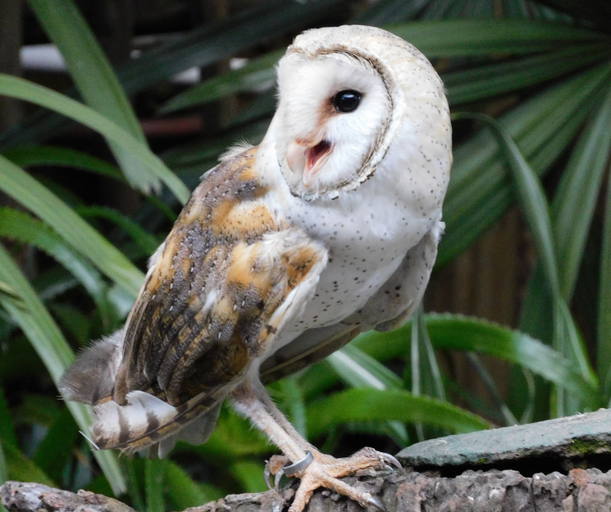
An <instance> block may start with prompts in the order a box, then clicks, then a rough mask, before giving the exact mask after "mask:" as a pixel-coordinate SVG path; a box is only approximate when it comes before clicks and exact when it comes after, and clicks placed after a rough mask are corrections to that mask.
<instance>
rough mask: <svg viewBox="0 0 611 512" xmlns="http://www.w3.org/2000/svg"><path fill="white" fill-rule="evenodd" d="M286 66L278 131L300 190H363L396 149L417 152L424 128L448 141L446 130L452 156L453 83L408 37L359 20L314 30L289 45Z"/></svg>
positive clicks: (328, 193) (311, 195)
mask: <svg viewBox="0 0 611 512" xmlns="http://www.w3.org/2000/svg"><path fill="white" fill-rule="evenodd" d="M277 73H278V94H279V100H278V109H277V111H276V116H275V118H274V121H273V122H272V125H271V127H270V132H271V133H270V132H268V136H271V137H272V138H273V141H274V146H275V153H276V157H277V161H278V163H279V165H280V168H281V172H282V174H283V176H284V179H285V180H286V182H287V184H288V186H289V188H290V191H291V193H292V194H293V195H294V196H298V197H302V198H304V199H307V200H312V199H316V198H321V197H322V198H330V199H335V198H337V197H339V196H340V194H342V192H350V191H352V190H355V189H357V188H358V187H359V185H360V184H362V183H363V182H365V181H366V180H368V179H369V178H371V177H372V176H373V175H374V174H375V173H377V172H378V171H379V170H380V168H381V167H383V164H384V161H385V157H386V156H387V154H388V153H389V151H390V152H392V150H393V148H396V149H398V150H399V151H400V152H402V154H406V153H405V150H406V149H409V151H411V152H413V153H417V152H418V149H417V146H418V145H421V139H420V140H419V137H420V135H421V134H424V137H425V138H427V137H428V138H431V139H436V140H439V133H440V132H443V137H442V140H441V142H442V143H443V144H445V145H446V146H447V147H446V148H445V150H443V151H445V154H446V155H445V160H446V161H448V158H447V155H448V154H449V153H450V151H451V150H450V149H449V148H450V146H451V141H450V139H449V137H450V133H451V130H450V121H449V112H448V105H447V101H446V99H445V95H444V90H443V84H442V82H441V79H440V78H439V76H438V75H437V73H436V71H435V70H434V69H433V67H432V66H431V64H430V63H429V61H428V60H427V59H426V58H425V57H424V56H423V55H422V54H421V53H420V52H419V51H418V50H417V49H416V48H414V47H413V46H412V45H410V44H409V43H407V42H405V41H404V40H403V39H401V38H399V37H397V36H395V35H393V34H391V33H389V32H386V31H385V30H381V29H377V28H373V27H365V26H356V25H351V26H343V27H333V28H322V29H315V30H309V31H306V32H304V33H303V34H301V35H299V36H298V37H297V38H296V39H295V41H294V42H293V44H292V45H291V46H290V47H289V48H288V50H287V53H286V55H285V56H284V57H283V58H282V59H281V60H280V63H279V64H278V69H277ZM410 141H411V142H410ZM410 148H411V149H410ZM409 151H408V152H409ZM429 156H431V155H429ZM427 158H428V157H427ZM433 158H434V156H433ZM450 159H451V157H450ZM394 160H396V159H394ZM399 160H401V159H400V158H399ZM446 167H449V166H448V165H446ZM447 170H448V169H445V171H446V172H447Z"/></svg>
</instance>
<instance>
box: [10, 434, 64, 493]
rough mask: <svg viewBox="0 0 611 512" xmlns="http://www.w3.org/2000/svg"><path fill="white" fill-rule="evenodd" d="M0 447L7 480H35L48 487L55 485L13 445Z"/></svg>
mask: <svg viewBox="0 0 611 512" xmlns="http://www.w3.org/2000/svg"><path fill="white" fill-rule="evenodd" d="M2 449H3V451H4V458H5V460H6V466H7V468H8V478H7V479H8V480H17V481H19V482H36V483H39V484H44V485H48V486H49V487H57V486H56V484H55V483H54V482H53V480H51V479H50V478H49V476H48V475H47V474H45V472H44V471H43V470H42V469H40V468H39V467H38V466H37V465H36V464H35V463H34V462H32V461H31V460H30V459H28V458H27V457H26V456H25V455H23V454H22V453H21V452H20V451H19V450H18V449H17V448H16V447H15V446H11V445H7V444H3V445H2Z"/></svg>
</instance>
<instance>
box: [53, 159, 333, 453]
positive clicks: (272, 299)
mask: <svg viewBox="0 0 611 512" xmlns="http://www.w3.org/2000/svg"><path fill="white" fill-rule="evenodd" d="M255 151H256V149H254V148H253V149H251V150H248V151H246V152H244V153H242V154H241V155H238V156H237V157H234V158H233V159H231V160H229V161H227V162H224V163H222V164H221V165H220V166H219V167H217V168H215V169H214V170H213V171H211V172H210V173H208V175H207V176H206V178H205V180H204V181H203V182H202V183H201V184H200V186H199V187H198V188H197V189H196V190H195V191H194V193H193V195H192V197H191V199H190V200H189V202H188V203H187V205H186V206H185V208H184V210H183V212H182V213H181V215H180V216H179V218H178V219H177V221H176V224H175V225H174V227H173V229H172V231H171V233H170V235H169V236H168V238H167V239H166V241H165V243H164V244H163V245H162V246H161V247H160V249H159V250H158V251H157V253H156V255H155V257H154V258H153V259H154V262H153V264H152V265H151V267H150V270H149V272H148V273H147V277H146V280H145V283H144V285H143V287H142V289H141V291H140V294H139V297H138V299H137V301H136V303H135V305H134V307H133V309H132V311H131V313H130V315H129V317H128V320H127V323H126V326H125V330H124V335H123V343H122V347H121V351H122V357H121V358H120V363H119V364H118V368H117V369H116V373H115V375H116V380H115V382H114V386H113V389H112V396H108V395H109V393H108V391H109V390H110V389H111V388H110V387H109V386H108V385H107V383H100V385H101V386H102V388H103V389H102V392H100V391H98V392H96V394H97V396H96V397H95V398H94V399H92V400H91V401H92V402H93V403H94V404H97V405H96V406H95V412H96V421H95V424H94V427H93V429H92V433H93V438H94V442H95V443H96V444H97V445H98V446H99V447H100V448H115V447H118V448H122V449H124V450H128V451H133V450H140V449H143V448H146V447H147V446H150V445H152V444H154V443H156V442H159V441H160V440H163V439H166V438H168V437H170V436H172V435H174V434H175V433H176V432H177V431H178V430H180V429H182V428H184V427H185V425H187V424H189V423H191V422H193V421H195V420H196V419H197V418H198V417H199V416H201V415H202V414H204V413H206V412H208V411H216V410H218V405H219V403H220V402H221V401H222V399H223V398H224V396H225V394H226V393H227V392H228V389H229V388H231V387H232V385H235V383H236V382H237V381H238V380H239V379H240V378H241V377H243V376H244V374H245V373H246V372H247V370H248V368H249V366H250V363H251V362H252V361H253V360H254V359H256V358H258V357H260V356H261V355H263V354H264V353H265V352H266V351H267V350H268V348H269V347H270V346H271V345H272V344H273V341H274V339H275V338H276V337H277V335H278V333H279V332H280V331H281V330H282V327H283V326H284V325H285V323H286V322H287V321H288V320H289V319H290V318H292V317H293V316H294V315H296V314H298V313H299V311H301V308H302V307H303V305H304V304H305V302H306V301H307V300H308V299H309V298H310V296H311V295H312V294H313V293H314V289H315V287H316V284H317V282H318V278H319V275H320V272H321V271H322V269H323V268H324V266H325V265H326V262H327V251H326V249H325V248H324V246H322V245H321V244H320V243H318V242H316V241H313V240H312V239H310V238H309V237H308V236H307V235H306V234H305V233H304V232H302V231H301V230H299V229H296V228H291V227H288V226H286V225H284V224H283V223H282V222H279V221H277V220H275V219H274V218H273V216H272V215H271V213H270V211H269V210H268V209H267V207H266V206H265V201H264V196H265V194H266V192H267V190H266V188H265V187H264V186H263V185H262V184H261V181H260V179H258V176H257V175H256V173H255V171H254V155H255ZM94 348H95V347H94ZM106 373H107V374H108V373H109V372H106ZM111 373H112V372H111ZM66 380H67V381H70V380H72V381H74V380H75V379H74V378H72V379H70V376H69V375H68V378H67V379H64V381H66ZM64 383H65V382H64ZM104 391H106V392H104ZM105 395H106V396H105Z"/></svg>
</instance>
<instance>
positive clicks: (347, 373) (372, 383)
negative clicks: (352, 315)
mask: <svg viewBox="0 0 611 512" xmlns="http://www.w3.org/2000/svg"><path fill="white" fill-rule="evenodd" d="M326 363H327V364H328V365H329V366H331V368H333V370H334V371H335V372H336V373H337V374H338V375H339V377H340V379H342V380H343V381H344V382H345V383H346V384H348V385H350V386H352V387H354V388H365V387H366V388H374V389H380V390H382V389H388V388H394V389H402V388H403V383H402V382H401V379H400V378H399V377H397V375H396V374H395V373H393V372H392V371H391V370H389V369H388V368H386V366H384V365H383V364H381V363H379V362H378V361H376V360H375V359H374V358H372V357H370V356H368V355H367V354H365V353H364V352H362V351H361V350H359V349H358V348H357V347H355V346H352V345H346V346H345V347H344V348H342V349H341V350H338V351H337V352H334V353H333V354H331V355H330V356H329V357H328V358H327V359H326Z"/></svg>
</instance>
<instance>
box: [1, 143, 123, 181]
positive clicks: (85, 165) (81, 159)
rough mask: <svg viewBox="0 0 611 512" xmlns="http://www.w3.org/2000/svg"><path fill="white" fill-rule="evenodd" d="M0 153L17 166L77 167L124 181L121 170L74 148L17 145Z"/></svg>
mask: <svg viewBox="0 0 611 512" xmlns="http://www.w3.org/2000/svg"><path fill="white" fill-rule="evenodd" d="M2 155H3V156H4V157H6V158H8V159H9V160H10V161H11V162H13V163H14V164H15V165H18V166H19V167H31V166H36V165H59V166H63V167H77V168H79V169H84V170H87V171H91V172H95V173H96V174H99V175H100V176H106V177H108V178H113V179H115V180H119V181H121V182H125V178H124V177H123V175H122V174H121V171H120V170H119V169H117V168H116V167H115V166H114V165H111V164H109V163H108V162H105V161H104V160H101V159H99V158H96V157H94V156H91V155H88V154H87V153H82V152H81V151H76V150H75V149H70V148H61V147H56V146H18V147H15V148H11V149H7V150H6V151H3V152H2Z"/></svg>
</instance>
